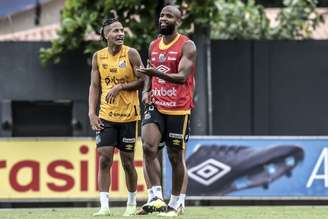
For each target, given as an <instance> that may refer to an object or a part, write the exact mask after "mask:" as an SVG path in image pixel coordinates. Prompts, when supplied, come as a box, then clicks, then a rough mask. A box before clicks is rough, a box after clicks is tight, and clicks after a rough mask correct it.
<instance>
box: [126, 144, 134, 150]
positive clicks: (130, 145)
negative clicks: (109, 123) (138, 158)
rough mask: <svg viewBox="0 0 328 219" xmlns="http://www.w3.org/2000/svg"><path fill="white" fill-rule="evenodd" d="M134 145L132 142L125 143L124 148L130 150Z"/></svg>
mask: <svg viewBox="0 0 328 219" xmlns="http://www.w3.org/2000/svg"><path fill="white" fill-rule="evenodd" d="M133 148H134V146H133V145H132V144H127V145H125V150H128V151H132V150H133Z"/></svg>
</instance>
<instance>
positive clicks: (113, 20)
mask: <svg viewBox="0 0 328 219" xmlns="http://www.w3.org/2000/svg"><path fill="white" fill-rule="evenodd" d="M117 21H119V20H118V18H116V17H114V18H108V19H106V20H104V22H103V23H102V25H101V28H100V30H99V34H100V36H101V39H102V40H103V41H105V42H107V40H106V37H105V33H104V29H105V27H106V26H108V25H111V24H112V23H114V22H117Z"/></svg>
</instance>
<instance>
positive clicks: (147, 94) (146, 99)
mask: <svg viewBox="0 0 328 219" xmlns="http://www.w3.org/2000/svg"><path fill="white" fill-rule="evenodd" d="M151 93H152V92H151V91H144V92H142V102H143V103H144V104H151V103H152V95H151Z"/></svg>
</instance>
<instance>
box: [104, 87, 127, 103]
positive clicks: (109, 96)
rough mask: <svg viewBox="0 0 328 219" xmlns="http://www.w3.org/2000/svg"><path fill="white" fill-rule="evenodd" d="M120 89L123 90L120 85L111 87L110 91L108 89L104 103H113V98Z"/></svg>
mask: <svg viewBox="0 0 328 219" xmlns="http://www.w3.org/2000/svg"><path fill="white" fill-rule="evenodd" d="M122 88H123V85H122V84H118V85H115V86H114V87H112V89H110V90H109V91H108V94H107V95H106V102H107V103H108V102H109V103H113V102H114V101H115V97H116V96H117V94H118V93H119V92H120V91H121V90H122Z"/></svg>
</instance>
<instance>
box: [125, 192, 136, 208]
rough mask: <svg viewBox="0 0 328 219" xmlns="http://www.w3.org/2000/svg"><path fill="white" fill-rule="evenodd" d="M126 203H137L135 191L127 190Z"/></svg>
mask: <svg viewBox="0 0 328 219" xmlns="http://www.w3.org/2000/svg"><path fill="white" fill-rule="evenodd" d="M126 204H127V205H137V192H128V202H127V203H126Z"/></svg>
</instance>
